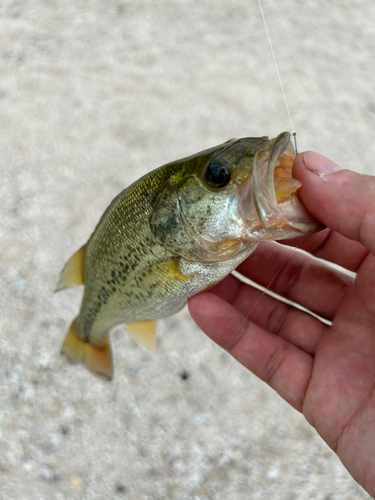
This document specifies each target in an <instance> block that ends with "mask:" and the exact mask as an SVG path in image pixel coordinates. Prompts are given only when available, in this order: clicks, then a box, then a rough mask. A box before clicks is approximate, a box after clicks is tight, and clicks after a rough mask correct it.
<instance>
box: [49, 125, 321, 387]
mask: <svg viewBox="0 0 375 500" xmlns="http://www.w3.org/2000/svg"><path fill="white" fill-rule="evenodd" d="M294 158H295V153H294V149H293V146H292V144H291V141H290V134H289V133H288V132H284V133H282V134H280V135H279V136H278V137H277V138H275V139H271V140H269V139H268V137H256V138H253V137H252V138H249V137H245V138H242V139H232V140H230V141H228V142H225V143H224V144H221V145H219V146H215V147H213V148H210V149H207V150H205V151H202V152H200V153H197V154H194V155H192V156H189V157H187V158H183V159H181V160H178V161H175V162H173V163H168V164H166V165H163V166H162V167H160V168H158V169H156V170H154V171H153V172H150V173H149V174H147V175H145V176H143V177H142V178H141V179H139V180H138V181H136V182H135V183H134V184H132V185H131V186H129V187H128V188H127V189H125V190H124V191H122V192H121V193H120V194H119V195H118V196H117V197H116V198H115V199H114V200H113V201H112V203H111V204H110V206H109V207H108V208H107V210H106V211H105V212H104V214H103V215H102V217H101V219H100V221H99V223H98V225H97V226H96V228H95V230H94V232H93V233H92V235H91V237H90V239H89V240H88V242H87V243H86V245H84V246H83V247H82V248H81V249H80V250H79V251H78V252H77V253H75V254H74V255H73V257H72V258H71V259H70V260H69V261H68V263H67V264H66V266H65V268H64V269H63V272H62V274H61V278H60V282H59V285H58V290H62V289H65V288H70V287H74V286H78V285H84V286H85V289H84V295H83V299H82V305H81V310H80V312H79V315H78V317H77V318H76V319H75V320H74V321H73V323H72V325H71V327H70V330H69V333H68V335H67V338H66V340H65V342H64V344H63V346H62V353H63V354H65V355H66V356H67V357H68V358H69V359H70V360H71V361H72V362H73V363H83V364H84V365H85V366H86V367H87V368H88V369H89V370H90V371H91V372H92V373H94V374H96V375H98V376H99V377H101V378H103V379H105V380H111V378H112V377H113V368H112V355H111V349H110V343H109V333H110V330H111V329H112V328H113V327H114V326H115V325H118V324H121V323H122V324H124V323H125V324H126V325H127V327H128V329H129V330H130V332H131V333H132V334H133V335H134V337H135V338H136V339H137V340H138V342H139V343H140V344H142V345H144V346H145V347H148V348H150V349H152V348H153V347H154V346H155V342H156V328H155V320H156V319H158V318H163V317H166V316H170V315H172V314H174V313H176V312H177V311H179V310H180V309H181V308H182V307H183V306H184V305H185V304H186V302H187V299H188V298H189V297H191V296H192V295H195V294H196V293H198V292H201V291H203V290H205V289H207V288H209V287H211V286H213V285H214V284H216V283H218V282H219V281H220V280H221V279H223V278H224V277H225V276H226V275H227V274H229V273H230V272H231V271H232V270H233V269H235V268H236V267H237V266H238V265H239V264H240V263H241V262H242V261H243V260H245V259H246V258H247V257H248V256H249V255H250V254H251V253H252V252H253V251H254V250H255V248H256V246H257V245H258V244H259V242H260V241H264V240H281V239H285V238H295V237H296V236H302V235H305V234H308V233H312V232H315V231H318V230H319V229H321V225H320V223H319V222H318V221H316V220H315V219H314V218H313V217H312V216H311V215H310V214H309V213H308V212H307V211H306V209H305V208H304V206H303V204H302V202H301V200H300V199H299V197H298V194H297V190H298V188H299V187H300V185H301V184H300V183H299V182H298V181H297V180H295V179H293V178H292V164H293V160H294Z"/></svg>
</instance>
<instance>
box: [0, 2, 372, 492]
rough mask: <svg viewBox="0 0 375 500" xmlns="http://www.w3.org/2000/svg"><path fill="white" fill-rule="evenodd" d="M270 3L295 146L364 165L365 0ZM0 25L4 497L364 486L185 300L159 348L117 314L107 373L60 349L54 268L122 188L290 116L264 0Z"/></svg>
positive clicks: (138, 6)
mask: <svg viewBox="0 0 375 500" xmlns="http://www.w3.org/2000/svg"><path fill="white" fill-rule="evenodd" d="M264 10H265V13H266V15H267V18H268V23H269V29H270V32H271V36H272V39H273V41H274V45H275V51H276V55H277V57H278V60H279V65H280V71H281V74H282V77H283V81H284V85H285V90H286V93H287V96H288V99H289V105H290V109H291V113H292V117H293V120H294V126H295V128H296V130H297V132H298V134H299V135H298V138H299V147H300V149H301V150H302V149H314V150H316V151H318V152H321V153H323V154H325V155H326V156H328V157H330V158H331V159H333V160H335V161H336V162H339V163H341V164H342V165H343V166H346V167H349V168H355V169H356V170H358V171H361V172H367V173H375V167H374V165H373V158H374V141H373V135H374V125H375V98H374V73H373V68H374V67H375V31H374V23H375V4H374V2H373V1H372V0H363V1H362V2H361V4H360V7H359V6H358V2H357V1H356V0H332V1H330V2H325V1H323V0H319V1H314V0H310V1H307V0H306V1H305V2H300V1H298V0H280V1H279V2H271V1H270V0H264ZM0 33H1V36H0V40H1V44H0V169H1V182H0V200H1V202H0V215H1V219H0V220H1V222H0V255H1V258H0V266H1V272H0V280H1V286H0V294H1V315H0V384H1V385H0V499H1V500H12V499H17V500H21V499H30V500H34V499H35V500H36V499H56V500H60V499H69V500H70V499H71V500H74V499H122V498H130V499H132V500H165V499H178V500H181V499H193V500H197V499H199V500H201V499H202V500H203V499H204V500H219V499H220V500H222V499H230V500H242V499H251V500H257V499H259V500H264V499H271V500H276V499H277V500H279V499H280V500H293V499H296V500H297V499H309V498H311V499H318V500H329V499H330V500H333V499H340V500H354V499H365V498H368V496H367V495H366V493H365V492H364V491H363V490H362V489H361V488H360V487H359V486H358V485H357V484H356V483H355V482H354V481H353V480H352V479H351V477H350V476H349V474H348V473H347V472H346V471H345V469H344V468H343V466H342V465H341V463H340V462H339V460H338V459H337V458H336V456H335V455H334V454H333V453H332V452H331V451H330V449H329V448H328V447H327V446H326V445H325V444H324V443H323V442H322V441H321V439H320V438H319V436H317V435H316V433H315V431H314V430H313V429H312V428H310V427H309V425H308V424H307V423H306V422H305V421H304V418H303V417H302V416H301V415H300V414H298V413H297V412H295V411H294V410H292V409H291V408H289V407H288V405H287V404H286V403H284V402H283V401H282V400H281V399H280V398H279V397H278V396H277V394H276V393H274V392H273V391H272V390H271V389H269V388H268V387H267V386H265V385H264V384H263V383H261V382H260V381H259V380H257V379H256V378H255V377H254V376H253V375H252V374H250V373H249V372H247V371H246V370H245V369H244V368H243V367H241V366H240V365H239V364H238V363H236V362H235V361H234V360H233V359H231V358H230V357H229V356H228V355H227V354H225V353H223V352H222V351H221V350H220V349H219V348H218V347H217V346H215V345H214V344H213V343H212V342H211V341H210V340H208V339H207V338H206V337H205V336H204V334H203V333H201V332H200V331H199V329H198V328H197V327H196V326H195V325H194V323H193V321H192V320H191V318H190V317H189V314H188V312H187V311H186V310H184V311H182V312H181V313H180V314H178V315H176V316H175V317H173V318H170V319H167V320H163V321H160V323H159V329H160V334H159V344H158V353H157V355H155V356H150V355H149V354H147V353H146V352H144V351H142V350H141V349H140V348H139V347H138V346H137V345H136V344H135V342H134V341H133V340H132V338H131V337H130V336H129V335H128V334H127V332H126V331H125V330H123V329H121V328H118V329H117V330H116V331H115V332H114V334H113V336H112V338H113V347H114V358H115V359H114V361H115V369H116V377H115V380H114V382H113V383H111V384H105V383H102V382H100V381H98V380H96V379H95V378H93V377H92V376H91V375H90V374H88V373H87V372H86V371H85V370H84V369H82V368H80V367H72V366H69V365H68V364H66V363H65V361H64V360H63V359H62V358H60V356H59V349H60V345H61V342H62V340H63V338H64V336H65V332H66V329H67V327H68V324H69V322H70V321H71V320H72V318H73V317H74V315H75V314H76V312H77V310H78V307H79V302H80V297H81V293H82V292H81V290H69V291H66V292H64V293H60V294H57V295H53V290H54V288H55V286H56V283H57V280H58V276H59V273H60V271H61V268H62V266H63V265H64V263H65V261H66V260H67V259H68V258H69V257H70V255H71V254H72V253H73V252H74V251H75V250H76V249H78V248H79V247H80V245H82V244H83V243H84V242H85V241H86V239H87V238H88V236H89V235H90V233H91V231H92V230H93V228H94V226H95V224H96V222H97V221H98V218H99V217H100V215H101V213H102V212H103V210H104V209H105V208H106V206H107V205H108V204H109V202H110V201H111V199H112V198H113V197H114V196H115V195H116V194H117V193H118V192H119V191H121V190H122V189H123V188H124V187H126V186H128V185H129V184H130V183H131V182H133V181H134V180H135V179H136V178H138V177H139V176H140V175H142V174H144V173H145V172H147V171H149V170H151V169H153V168H155V167H157V166H159V165H160V164H162V163H164V162H167V161H171V160H173V159H176V158H179V157H182V156H184V155H186V154H189V153H193V152H196V151H198V150H200V149H204V148H205V147H209V146H212V145H214V144H217V143H220V142H223V141H224V140H227V139H229V138H231V137H235V136H244V135H246V136H249V135H270V136H275V135H276V134H278V133H279V132H280V131H282V130H285V129H290V125H289V121H288V117H287V114H286V111H285V106H284V104H283V101H282V96H281V95H280V90H279V87H278V82H277V79H276V75H275V69H274V66H273V62H272V57H271V54H270V50H269V47H268V44H267V40H266V37H265V32H264V27H263V24H262V19H261V15H260V11H259V7H258V4H257V2H256V0H251V1H244V0H215V1H214V0H201V1H199V2H198V1H193V0H176V1H171V0H159V1H158V2H153V1H151V0H149V1H147V0H137V1H136V0H133V1H126V0H118V1H104V0H87V1H85V2H74V1H73V0H61V1H59V0H0ZM260 306H261V305H260Z"/></svg>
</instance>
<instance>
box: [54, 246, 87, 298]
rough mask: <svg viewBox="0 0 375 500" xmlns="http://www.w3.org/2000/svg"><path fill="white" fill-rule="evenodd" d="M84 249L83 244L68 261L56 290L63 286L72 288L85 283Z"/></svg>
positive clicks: (62, 288) (61, 288)
mask: <svg viewBox="0 0 375 500" xmlns="http://www.w3.org/2000/svg"><path fill="white" fill-rule="evenodd" d="M85 249H86V245H83V247H81V248H80V249H79V250H78V252H76V253H75V254H74V255H73V256H72V257H70V259H69V260H68V262H67V263H66V264H65V267H64V269H63V271H62V273H61V276H60V281H59V284H58V285H57V288H56V292H57V291H59V290H64V289H65V288H73V287H75V286H80V285H84V284H85V276H84V262H85Z"/></svg>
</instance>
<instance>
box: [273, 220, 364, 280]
mask: <svg viewBox="0 0 375 500" xmlns="http://www.w3.org/2000/svg"><path fill="white" fill-rule="evenodd" d="M279 243H282V244H283V245H287V246H291V247H297V248H299V249H300V250H305V251H306V252H309V253H310V254H311V255H313V256H314V257H318V258H319V259H324V260H327V261H329V262H332V263H334V264H338V265H339V266H341V267H343V268H345V269H347V270H348V271H352V272H354V273H356V272H357V271H358V269H359V267H360V265H361V264H362V262H363V261H364V259H365V257H366V255H367V254H368V250H367V249H366V248H365V247H364V246H362V245H361V244H360V243H359V242H358V241H353V240H349V239H348V238H345V236H342V234H340V233H338V232H337V231H332V229H328V228H326V229H324V230H323V231H320V232H319V233H315V234H310V235H309V236H306V237H305V238H293V239H291V240H283V241H280V242H279Z"/></svg>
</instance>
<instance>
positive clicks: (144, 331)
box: [126, 319, 156, 352]
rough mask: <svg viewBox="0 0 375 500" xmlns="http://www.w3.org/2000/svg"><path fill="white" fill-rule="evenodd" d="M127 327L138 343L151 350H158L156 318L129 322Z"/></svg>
mask: <svg viewBox="0 0 375 500" xmlns="http://www.w3.org/2000/svg"><path fill="white" fill-rule="evenodd" d="M126 328H127V329H128V330H129V332H130V333H131V334H132V336H133V337H134V338H135V340H136V341H137V342H138V344H139V345H140V346H142V347H144V348H145V349H147V351H149V352H155V350H156V321H155V320H154V319H144V320H141V321H135V322H134V323H127V325H126Z"/></svg>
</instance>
